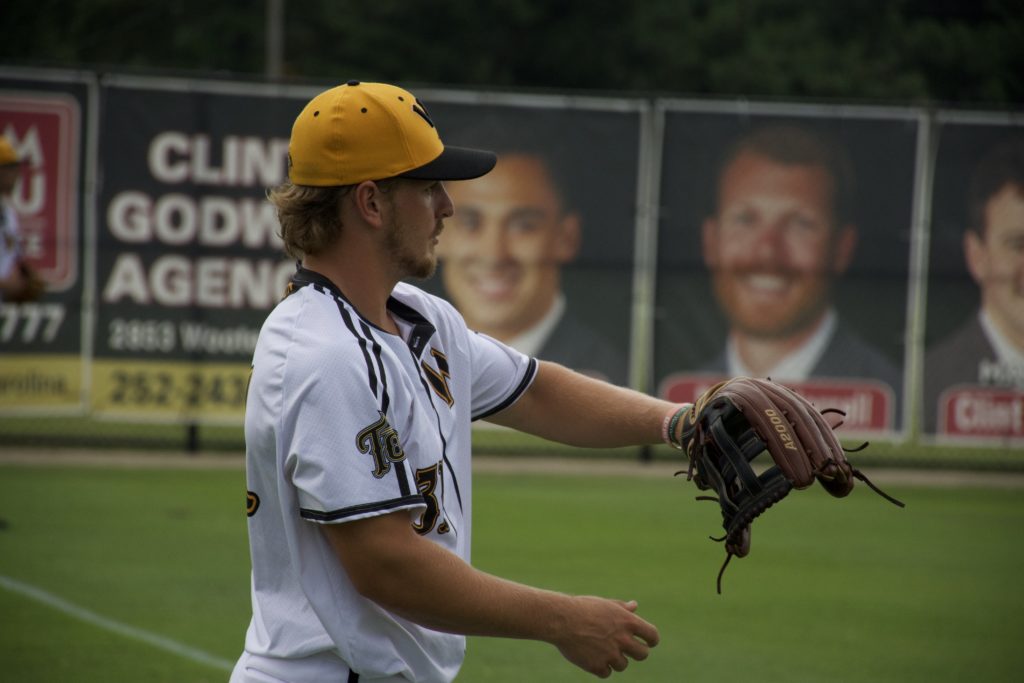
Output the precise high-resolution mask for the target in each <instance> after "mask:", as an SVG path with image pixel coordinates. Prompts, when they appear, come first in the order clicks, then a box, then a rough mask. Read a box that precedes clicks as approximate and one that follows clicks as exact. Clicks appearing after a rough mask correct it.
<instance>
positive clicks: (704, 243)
mask: <svg viewBox="0 0 1024 683" xmlns="http://www.w3.org/2000/svg"><path fill="white" fill-rule="evenodd" d="M700 236H701V250H702V252H703V254H704V265H706V266H707V267H708V268H709V269H714V267H715V266H717V265H718V221H717V220H715V219H714V218H713V217H708V218H705V219H704V222H703V223H702V224H701V229H700Z"/></svg>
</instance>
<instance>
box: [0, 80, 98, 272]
mask: <svg viewBox="0 0 1024 683" xmlns="http://www.w3.org/2000/svg"><path fill="white" fill-rule="evenodd" d="M80 121H81V114H80V112H79V108H78V103H77V102H76V101H75V99H74V98H72V97H69V96H67V95H59V94H44V93H22V92H17V93H12V92H4V93H2V94H0V134H3V135H4V137H6V138H7V140H8V141H9V142H10V143H11V145H12V146H13V147H14V149H15V151H17V153H18V156H19V157H20V158H21V160H22V161H23V162H24V166H23V167H22V175H21V178H20V180H19V181H18V183H17V184H16V185H15V187H14V193H13V195H12V197H11V202H12V205H13V207H14V210H15V212H17V214H18V220H19V223H20V225H21V235H22V238H23V240H24V252H25V256H26V258H27V260H28V261H29V263H31V264H32V265H34V266H35V267H36V270H37V271H38V272H39V274H40V276H41V277H42V278H43V279H44V280H46V282H47V289H49V290H52V291H61V290H64V289H67V288H68V287H71V286H72V285H73V284H74V283H75V281H76V279H77V277H78V272H77V265H78V244H79V239H78V189H79V188H78V150H79V146H80V143H81V123H80Z"/></svg>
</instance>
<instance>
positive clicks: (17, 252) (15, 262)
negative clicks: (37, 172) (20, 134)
mask: <svg viewBox="0 0 1024 683" xmlns="http://www.w3.org/2000/svg"><path fill="white" fill-rule="evenodd" d="M20 175H21V159H20V158H19V157H18V153H17V152H16V151H15V150H14V147H13V146H12V145H11V143H10V141H8V140H7V138H5V137H2V136H0V301H4V300H5V299H7V300H16V299H17V298H18V294H19V293H20V292H21V291H22V290H23V289H24V288H25V285H26V283H25V274H24V272H23V271H22V269H21V268H20V267H19V264H20V263H21V260H22V258H23V254H22V243H21V241H22V240H21V231H20V228H19V227H18V214H17V213H15V211H14V207H13V206H11V205H10V202H9V201H8V197H9V196H10V194H11V192H12V191H13V190H14V186H15V184H16V183H17V182H18V178H19V176H20Z"/></svg>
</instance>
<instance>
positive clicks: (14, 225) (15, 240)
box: [0, 197, 21, 301]
mask: <svg viewBox="0 0 1024 683" xmlns="http://www.w3.org/2000/svg"><path fill="white" fill-rule="evenodd" d="M20 258H21V229H20V228H19V227H18V214H16V213H15V212H14V208H13V207H11V206H10V205H8V204H7V203H6V202H5V201H4V200H3V198H2V197H0V277H8V276H9V275H10V274H11V271H13V270H14V267H15V265H16V264H17V263H18V259H20ZM0 301H3V294H0Z"/></svg>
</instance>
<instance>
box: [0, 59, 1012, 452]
mask: <svg viewBox="0 0 1024 683" xmlns="http://www.w3.org/2000/svg"><path fill="white" fill-rule="evenodd" d="M331 85H333V84H331V83H324V84H315V85H281V84H271V83H255V82H233V81H224V80H199V79H169V78H156V77H153V78H147V77H140V76H127V75H119V74H109V73H96V72H65V71H51V70H37V69H12V68H0V133H3V134H4V135H5V136H6V137H8V139H10V140H11V141H12V143H13V144H14V146H15V148H16V149H17V150H18V152H19V153H20V155H21V156H22V158H23V159H24V160H25V161H26V162H27V163H26V164H25V166H24V168H23V175H22V177H21V179H20V181H19V183H18V185H17V186H16V188H15V192H14V196H13V198H12V205H13V207H14V209H15V210H16V211H17V213H18V215H19V218H20V224H21V231H22V236H23V239H24V251H25V254H26V255H27V257H28V259H29V261H30V262H31V263H32V264H33V265H34V266H35V267H36V269H37V270H38V271H39V272H40V274H41V275H42V276H43V277H44V279H45V280H46V282H47V285H48V289H47V292H46V294H45V295H44V297H43V298H42V299H41V300H40V301H37V302H33V303H26V304H11V303H0V443H7V444H41V445H58V446H59V445H70V446H82V445H85V446H89V447H96V448H105V447H133V448H135V447H144V448H170V449H180V450H186V451H194V452H199V451H203V450H232V449H236V450H237V449H240V448H241V447H242V445H241V443H242V437H241V419H242V413H243V410H244V400H245V390H246V383H247V377H248V371H249V360H250V357H251V353H252V349H253V346H254V344H255V340H256V337H257V335H258V331H259V326H260V324H261V322H262V320H263V318H264V317H265V316H266V314H267V312H268V311H269V310H270V308H272V307H273V305H274V303H275V302H276V301H277V300H278V298H279V296H280V294H281V293H282V292H283V290H284V284H285V282H286V281H287V278H288V277H289V276H290V274H291V273H292V272H293V270H294V264H292V263H290V262H288V261H287V260H285V259H284V257H283V255H282V251H281V248H280V246H281V245H280V240H279V238H278V236H277V234H276V231H277V222H276V216H275V215H274V212H273V208H272V207H271V206H270V205H269V203H268V202H267V201H266V200H265V192H266V189H267V188H268V187H271V186H273V185H276V184H277V183H279V182H281V181H282V180H284V179H285V178H286V162H287V145H288V136H289V132H290V127H291V123H292V121H293V119H294V117H295V115H296V113H297V112H298V111H299V110H300V109H301V107H302V106H303V104H304V103H305V102H306V101H307V100H308V99H309V98H310V97H311V96H312V95H314V94H316V93H317V92H319V91H321V90H323V89H324V88H325V87H329V86H331ZM415 91H416V94H417V96H418V97H419V98H420V100H421V101H422V102H423V103H425V104H426V105H427V106H428V107H429V111H430V115H431V117H432V119H433V120H435V121H437V122H438V125H439V127H440V132H441V134H442V136H443V137H444V139H445V140H446V142H448V143H452V144H459V145H471V146H481V147H488V148H493V149H496V150H497V151H498V152H499V157H502V156H503V155H505V156H508V155H514V154H523V155H526V154H538V155H540V156H542V157H543V158H544V159H545V161H546V163H547V164H548V165H549V170H550V175H551V176H552V180H553V182H554V183H555V185H556V186H557V188H558V192H559V195H560V198H561V200H560V202H561V208H562V211H563V213H564V215H565V216H566V217H571V219H572V224H573V225H574V226H576V228H574V229H576V230H577V231H578V235H577V236H578V240H577V244H576V246H575V248H574V249H573V253H572V254H571V257H568V258H565V259H563V260H562V261H560V262H559V263H558V264H557V266H558V267H559V272H560V282H561V298H562V300H564V302H565V304H566V305H565V310H564V313H563V314H562V318H561V321H560V322H559V325H558V327H556V332H555V333H553V336H552V338H551V343H550V344H549V345H545V346H544V347H543V348H542V349H541V351H540V352H539V353H538V355H539V356H540V357H542V358H550V359H552V360H557V361H559V362H563V363H565V364H567V365H570V366H572V367H575V368H577V369H580V370H583V371H586V372H589V373H591V374H595V375H598V376H602V377H605V378H607V379H609V380H611V381H614V382H616V383H621V384H625V385H629V386H632V387H634V388H637V389H639V390H642V391H646V392H650V393H655V394H657V395H660V396H662V397H665V398H668V399H670V400H677V401H685V400H689V399H691V398H692V397H693V396H694V395H696V394H697V393H699V392H700V391H702V390H703V388H705V387H706V386H709V385H710V384H712V383H713V382H715V381H717V380H718V379H720V378H721V377H723V376H724V375H726V374H729V373H730V372H731V370H730V368H731V367H734V366H733V365H731V363H732V360H731V359H732V355H730V354H733V355H734V354H735V353H736V352H735V349H734V348H732V347H731V346H730V345H729V342H728V340H729V339H730V330H731V329H735V326H736V325H737V324H738V323H737V319H738V317H739V315H740V314H739V313H738V312H737V310H736V307H739V306H740V305H741V304H737V303H736V302H734V301H732V300H731V299H730V294H729V292H730V291H731V290H730V289H729V286H730V282H729V279H728V278H729V274H728V273H727V272H726V270H725V268H724V267H723V266H720V265H719V264H718V261H716V258H717V257H716V256H715V254H714V251H713V249H712V247H711V246H709V244H713V243H714V242H713V240H714V235H715V234H716V233H714V229H715V226H717V225H718V222H720V221H721V217H720V215H719V213H717V212H718V211H719V209H718V208H716V207H717V200H718V199H719V198H720V195H721V194H722V190H721V188H720V187H719V186H718V184H717V183H718V180H719V174H718V169H719V167H720V166H722V164H723V160H728V158H729V157H728V155H727V152H728V150H731V149H735V146H736V145H737V144H739V143H738V142H737V141H742V140H745V139H748V138H750V137H752V136H753V137H755V138H756V137H758V136H760V138H762V139H764V138H766V136H767V135H768V134H769V132H771V131H778V130H780V129H781V130H786V131H789V134H791V135H793V134H794V133H793V131H797V133H795V134H796V135H797V136H798V139H800V140H804V141H805V143H806V144H811V145H816V144H819V143H820V144H821V145H822V148H823V149H827V150H828V151H827V152H823V154H826V156H827V157H828V158H829V159H834V160H835V164H836V166H837V168H840V167H841V169H842V172H841V175H842V176H843V177H844V178H845V180H843V181H842V182H840V181H838V180H836V181H834V182H833V185H832V186H831V187H830V189H829V190H828V192H830V193H831V194H832V195H836V197H839V196H840V195H841V197H839V199H837V200H836V205H837V206H840V205H841V208H839V209H837V210H836V215H837V218H836V219H835V223H836V228H835V229H836V230H837V231H838V232H837V234H839V233H841V234H844V235H848V236H849V239H847V240H846V241H845V242H837V243H836V244H837V245H839V246H836V247H835V249H836V250H837V252H838V251H841V252H842V254H843V258H838V257H835V258H833V260H831V261H829V262H828V264H826V265H823V266H822V268H823V272H821V273H817V278H816V279H817V280H818V281H819V282H818V283H817V286H818V287H819V294H817V295H813V296H822V297H827V304H825V305H824V306H823V308H825V309H826V310H828V311H830V312H831V313H830V315H829V318H828V319H829V321H830V322H829V326H827V328H828V329H823V331H821V343H820V344H819V346H818V348H817V349H816V350H808V351H807V352H806V353H808V354H811V355H812V356H813V359H812V358H811V357H810V356H809V357H808V358H804V359H801V358H796V363H797V364H798V365H799V364H800V363H804V364H805V365H807V366H808V368H806V369H805V371H804V372H803V373H802V374H800V373H798V374H797V375H794V378H791V379H787V377H785V376H783V377H776V379H781V380H782V381H784V382H786V383H787V384H791V385H793V386H795V387H797V388H798V389H799V390H801V391H802V392H804V393H805V394H806V395H808V396H810V397H811V398H812V399H813V400H815V401H816V402H817V403H819V404H822V405H825V404H827V405H829V406H837V407H840V408H842V409H844V410H845V412H846V413H847V423H846V425H845V426H844V436H846V437H848V438H849V439H851V440H853V441H856V440H861V439H867V440H870V441H872V442H873V443H874V444H876V448H875V449H874V452H876V453H879V454H884V455H879V456H877V457H879V458H883V459H884V458H892V459H900V458H902V459H903V460H908V461H911V462H914V463H917V464H920V465H931V464H936V463H940V464H941V463H946V462H955V461H958V460H964V459H966V461H968V462H972V463H975V464H980V465H986V464H994V465H999V466H1005V467H1017V466H1018V461H1021V462H1024V457H1022V456H1024V365H1022V364H1021V362H1020V357H1024V349H1016V350H1015V351H1014V350H1013V339H1012V335H1002V336H1001V335H1000V333H999V332H998V328H999V325H995V328H997V331H996V332H993V331H992V329H993V326H992V325H991V324H989V323H986V322H985V321H986V320H988V321H989V322H990V321H991V318H992V316H989V317H988V318H985V317H984V316H982V317H981V318H979V305H980V302H981V301H982V296H981V292H982V291H983V289H982V287H983V286H984V285H986V281H985V280H984V278H980V277H979V275H978V273H977V272H976V269H974V270H972V269H969V268H968V266H969V265H970V264H971V253H970V249H969V248H968V249H967V252H965V245H968V244H969V243H970V238H969V237H968V235H969V234H970V228H972V227H976V225H975V224H976V223H977V221H976V220H975V217H974V216H975V214H977V211H975V210H974V209H972V207H971V204H970V201H969V197H970V193H971V187H972V186H977V185H978V183H979V182H980V181H978V180H977V178H976V175H975V174H976V171H977V169H978V168H979V167H983V168H984V167H985V164H986V163H987V162H986V159H990V158H991V157H992V156H993V155H995V156H996V157H999V156H1000V154H1002V155H1003V156H1008V155H1011V154H1012V152H1013V150H1015V149H1016V148H1017V146H1018V145H1021V144H1022V143H1021V140H1022V139H1024V115H1022V114H1021V113H1020V112H1006V111H1003V112H997V111H965V110H956V111H954V110H945V109H941V108H938V109H936V108H927V109H926V108H921V107H911V106H908V107H892V106H866V105H854V104H850V103H835V102H828V103H825V102H819V103H809V102H806V101H804V102H778V101H772V102H768V101H765V102H758V101H751V100H747V99H735V100H712V99H684V98H669V97H656V98H655V97H644V96H617V97H608V96H603V95H593V96H583V95H579V94H572V95H570V94H564V95H559V94H551V93H545V94H538V93H532V92H511V91H506V92H494V91H486V92H485V91H474V90H457V89H452V88H446V87H424V88H415ZM806 141H812V142H809V143H808V142H806ZM805 143H800V144H805ZM794 144H796V143H794ZM816 163H819V162H816ZM820 163H821V164H824V163H825V162H824V161H822V162H820ZM828 163H832V162H831V161H829V162H828ZM1018 182H1019V181H1018ZM844 188H845V189H844ZM567 220H568V218H567ZM1020 239H1021V238H1020V237H1019V236H1018V238H1017V240H1018V242H1019V240H1020ZM1016 243H1017V242H1014V243H1013V244H1016ZM843 245H845V246H843ZM982 246H983V245H982ZM975 251H976V250H975ZM547 265H550V264H547ZM786 267H788V266H787V265H786V264H785V263H782V262H780V263H779V264H778V266H777V272H776V273H775V274H774V277H775V279H776V280H780V281H781V280H782V279H784V278H786V277H790V276H791V275H792V273H787V271H786V270H785V268H786ZM456 268H457V264H456V263H455V262H454V261H452V262H448V261H445V260H444V259H442V263H441V269H440V273H439V275H438V276H437V277H435V278H434V279H432V280H431V281H429V282H427V283H425V285H424V286H425V288H427V289H428V290H430V291H432V292H433V293H436V294H438V295H441V296H446V297H449V298H452V300H453V301H454V302H455V303H456V304H457V305H459V301H458V297H457V294H456V291H455V289H454V287H455V284H454V282H455V279H454V275H455V270H456ZM1017 268H1018V271H1017V277H1018V279H1019V268H1020V266H1017ZM1006 277H1010V276H1009V275H1007V276H1006ZM763 279H764V280H765V281H766V282H768V284H767V286H776V285H777V284H778V283H777V282H775V281H771V277H769V278H763ZM773 282H774V284H773ZM732 284H733V285H735V282H733V283H732ZM1017 295H1018V296H1019V292H1018V293H1017ZM986 300H988V297H986ZM1010 310H1011V313H1012V310H1013V309H1012V307H1011V308H1010ZM1021 310H1022V309H1021V307H1020V305H1019V303H1018V304H1017V306H1016V315H1018V316H1024V314H1022V313H1021ZM1011 319H1012V315H1011ZM979 320H980V321H981V322H979ZM1017 322H1018V323H1019V324H1020V328H1021V329H1024V321H1017ZM563 331H564V334H565V339H563V340H561V344H560V346H558V348H556V344H555V343H554V342H556V341H559V340H558V339H557V335H558V334H563ZM993 335H995V339H994V341H995V343H993ZM1007 340H1009V341H1007ZM1014 354H1016V356H1015V355H1014ZM950 358H953V359H955V360H954V361H950V360H949V359H950ZM477 436H478V442H479V447H480V448H481V449H483V450H489V451H491V452H538V451H541V450H544V449H547V448H549V446H548V445H546V444H543V445H542V444H539V443H538V442H537V441H535V440H531V439H526V438H523V437H518V436H514V435H509V434H507V433H504V432H502V431H500V430H479V432H478V435H477ZM0 447H2V446H0ZM612 455H613V456H615V457H618V456H620V455H628V457H642V458H659V457H669V455H670V454H667V453H665V452H663V451H662V450H661V449H653V450H642V451H640V450H628V451H621V452H620V451H616V452H614V453H613V454H612Z"/></svg>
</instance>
